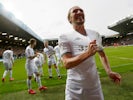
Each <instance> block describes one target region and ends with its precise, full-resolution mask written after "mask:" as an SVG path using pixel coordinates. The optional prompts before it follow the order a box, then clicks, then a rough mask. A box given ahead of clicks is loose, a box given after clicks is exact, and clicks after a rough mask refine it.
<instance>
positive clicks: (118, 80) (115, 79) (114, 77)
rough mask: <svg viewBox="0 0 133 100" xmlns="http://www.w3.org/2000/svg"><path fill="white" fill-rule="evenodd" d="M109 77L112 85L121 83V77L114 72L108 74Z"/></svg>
mask: <svg viewBox="0 0 133 100" xmlns="http://www.w3.org/2000/svg"><path fill="white" fill-rule="evenodd" d="M109 77H110V78H111V79H112V80H113V82H114V83H116V84H118V85H120V83H121V75H120V74H119V73H116V72H109Z"/></svg>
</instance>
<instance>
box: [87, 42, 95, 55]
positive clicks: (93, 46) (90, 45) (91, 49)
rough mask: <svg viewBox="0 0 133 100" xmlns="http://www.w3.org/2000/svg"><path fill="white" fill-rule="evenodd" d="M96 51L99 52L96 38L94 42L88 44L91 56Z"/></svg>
mask: <svg viewBox="0 0 133 100" xmlns="http://www.w3.org/2000/svg"><path fill="white" fill-rule="evenodd" d="M96 52H97V44H96V40H93V41H92V42H90V44H89V46H88V53H89V54H90V55H91V56H93V55H94V54H95V53H96Z"/></svg>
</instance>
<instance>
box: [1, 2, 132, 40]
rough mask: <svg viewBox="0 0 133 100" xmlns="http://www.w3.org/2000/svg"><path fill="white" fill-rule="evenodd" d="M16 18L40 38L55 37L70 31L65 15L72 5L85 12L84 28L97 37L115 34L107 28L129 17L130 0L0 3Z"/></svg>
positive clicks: (130, 11) (70, 27)
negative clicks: (95, 33) (93, 32)
mask: <svg viewBox="0 0 133 100" xmlns="http://www.w3.org/2000/svg"><path fill="white" fill-rule="evenodd" d="M0 2H1V3H2V4H3V5H4V6H5V7H6V9H7V10H9V11H11V12H12V13H13V14H14V15H15V16H16V18H18V19H20V20H22V21H23V22H24V23H26V24H27V25H28V26H29V27H30V28H31V29H32V30H33V31H34V32H35V33H36V34H38V35H39V36H40V37H41V38H43V39H44V38H58V36H59V35H60V34H62V33H67V32H69V31H72V30H73V29H72V26H71V25H70V24H69V23H68V21H67V13H68V10H69V8H71V7H72V6H75V5H76V6H80V7H81V8H83V9H84V11H85V18H86V22H85V27H86V28H89V29H93V30H95V31H98V32H99V33H100V34H101V35H106V36H108V35H112V34H115V32H113V31H111V30H109V29H107V26H108V25H111V24H113V23H114V22H116V21H118V20H120V19H123V18H125V17H126V16H129V15H133V0H0Z"/></svg>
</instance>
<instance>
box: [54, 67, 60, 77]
mask: <svg viewBox="0 0 133 100" xmlns="http://www.w3.org/2000/svg"><path fill="white" fill-rule="evenodd" d="M55 70H56V73H57V75H58V76H60V71H59V69H58V68H56V69H55Z"/></svg>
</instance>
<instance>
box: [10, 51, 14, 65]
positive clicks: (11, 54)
mask: <svg viewBox="0 0 133 100" xmlns="http://www.w3.org/2000/svg"><path fill="white" fill-rule="evenodd" d="M10 57H11V58H10V59H11V61H12V64H14V57H13V52H11V53H10Z"/></svg>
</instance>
